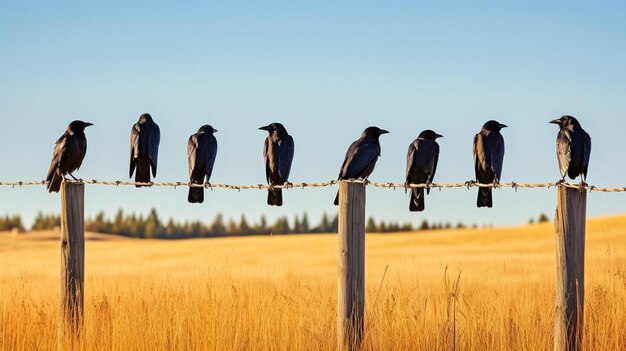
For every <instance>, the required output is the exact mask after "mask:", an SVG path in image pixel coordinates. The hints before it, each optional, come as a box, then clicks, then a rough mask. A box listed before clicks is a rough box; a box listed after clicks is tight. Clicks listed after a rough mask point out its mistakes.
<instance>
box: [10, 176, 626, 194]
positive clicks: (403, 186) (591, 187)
mask: <svg viewBox="0 0 626 351" xmlns="http://www.w3.org/2000/svg"><path fill="white" fill-rule="evenodd" d="M65 181H66V182H68V183H74V184H97V185H110V186H146V187H174V188H177V187H192V188H206V189H231V190H252V189H256V190H267V189H298V188H300V189H304V188H324V187H329V186H334V185H336V184H339V183H340V182H348V183H361V184H365V185H371V186H374V187H376V188H384V189H410V188H424V189H439V190H442V189H452V188H468V189H470V188H512V189H514V190H516V191H517V189H520V188H528V189H533V188H554V187H557V186H558V187H567V188H572V189H580V190H589V191H595V192H604V193H622V192H626V187H617V188H607V187H597V186H595V185H589V184H586V183H580V184H570V183H567V182H564V181H561V182H554V183H517V182H510V183H500V184H482V183H477V182H475V181H467V182H463V183H423V184H405V183H391V182H390V183H381V182H375V181H371V180H366V179H349V180H330V181H327V182H317V183H293V184H292V183H285V184H284V185H267V184H256V185H230V184H212V183H205V184H191V183H190V182H150V183H141V182H130V181H120V180H117V181H102V180H95V179H92V180H83V179H79V180H65ZM46 184H47V182H46V181H44V180H41V181H15V182H1V181H0V186H12V187H22V186H32V185H46Z"/></svg>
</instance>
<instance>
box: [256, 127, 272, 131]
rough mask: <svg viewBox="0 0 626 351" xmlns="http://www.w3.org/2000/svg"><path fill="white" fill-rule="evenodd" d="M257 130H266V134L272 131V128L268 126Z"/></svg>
mask: <svg viewBox="0 0 626 351" xmlns="http://www.w3.org/2000/svg"><path fill="white" fill-rule="evenodd" d="M259 129H260V130H267V131H268V132H271V131H272V127H270V126H264V127H261V128H259Z"/></svg>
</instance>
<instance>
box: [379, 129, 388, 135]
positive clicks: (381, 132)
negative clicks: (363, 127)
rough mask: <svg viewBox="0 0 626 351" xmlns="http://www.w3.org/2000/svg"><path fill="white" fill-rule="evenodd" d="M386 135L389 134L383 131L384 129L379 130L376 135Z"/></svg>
mask: <svg viewBox="0 0 626 351" xmlns="http://www.w3.org/2000/svg"><path fill="white" fill-rule="evenodd" d="M387 133H389V132H388V131H386V130H384V129H381V130H380V132H378V134H379V135H381V134H387Z"/></svg>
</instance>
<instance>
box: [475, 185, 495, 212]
mask: <svg viewBox="0 0 626 351" xmlns="http://www.w3.org/2000/svg"><path fill="white" fill-rule="evenodd" d="M491 190H492V189H491V188H479V189H478V201H477V202H476V204H477V205H478V207H489V208H491V207H492V206H493V199H492V196H491Z"/></svg>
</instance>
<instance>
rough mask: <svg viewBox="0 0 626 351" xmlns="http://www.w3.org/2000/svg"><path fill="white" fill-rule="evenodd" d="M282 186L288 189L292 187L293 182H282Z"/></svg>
mask: <svg viewBox="0 0 626 351" xmlns="http://www.w3.org/2000/svg"><path fill="white" fill-rule="evenodd" d="M283 186H284V187H285V188H287V189H289V188H293V184H292V183H290V182H289V181H285V183H284V184H283Z"/></svg>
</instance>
